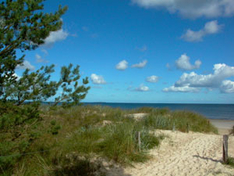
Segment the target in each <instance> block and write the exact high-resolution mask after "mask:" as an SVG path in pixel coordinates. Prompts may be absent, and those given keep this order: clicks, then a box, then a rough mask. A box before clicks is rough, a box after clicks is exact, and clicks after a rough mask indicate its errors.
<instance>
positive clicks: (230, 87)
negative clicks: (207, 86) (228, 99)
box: [220, 80, 234, 93]
mask: <svg viewBox="0 0 234 176" xmlns="http://www.w3.org/2000/svg"><path fill="white" fill-rule="evenodd" d="M220 90H221V92H223V93H234V82H233V81H230V80H224V81H223V82H222V84H221V86H220Z"/></svg>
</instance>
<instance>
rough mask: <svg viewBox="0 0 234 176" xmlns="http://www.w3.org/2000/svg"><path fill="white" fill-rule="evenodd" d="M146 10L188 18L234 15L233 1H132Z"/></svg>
mask: <svg viewBox="0 0 234 176" xmlns="http://www.w3.org/2000/svg"><path fill="white" fill-rule="evenodd" d="M131 1H132V2H133V4H137V5H139V6H141V7H144V8H156V9H159V8H160V9H166V10H168V11H169V12H170V13H179V14H180V15H182V16H183V17H186V18H199V17H207V18H213V17H220V16H232V15H234V1H233V0H131Z"/></svg>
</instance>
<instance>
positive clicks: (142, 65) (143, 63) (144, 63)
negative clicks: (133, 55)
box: [132, 60, 148, 68]
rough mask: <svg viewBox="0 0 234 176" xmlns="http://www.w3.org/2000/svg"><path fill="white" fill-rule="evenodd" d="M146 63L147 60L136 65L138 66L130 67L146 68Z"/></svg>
mask: <svg viewBox="0 0 234 176" xmlns="http://www.w3.org/2000/svg"><path fill="white" fill-rule="evenodd" d="M147 62H148V61H147V60H144V61H142V62H140V63H138V64H134V65H132V67H133V68H143V67H145V66H146V64H147Z"/></svg>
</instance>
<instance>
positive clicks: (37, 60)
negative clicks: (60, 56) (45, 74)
mask: <svg viewBox="0 0 234 176" xmlns="http://www.w3.org/2000/svg"><path fill="white" fill-rule="evenodd" d="M35 57H36V62H37V63H42V62H44V63H48V61H47V60H46V59H43V58H42V57H41V56H40V55H39V54H36V55H35Z"/></svg>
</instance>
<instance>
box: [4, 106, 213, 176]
mask: <svg viewBox="0 0 234 176" xmlns="http://www.w3.org/2000/svg"><path fill="white" fill-rule="evenodd" d="M136 112H144V113H147V116H146V117H145V118H143V119H141V120H135V119H134V118H133V117H130V116H129V114H132V113H136ZM41 118H42V121H41V122H40V123H39V122H38V124H37V126H36V128H34V129H33V130H32V131H27V134H24V135H25V136H28V135H31V136H32V138H33V141H32V143H30V145H28V146H29V147H27V148H25V149H24V145H26V144H24V143H22V140H20V139H23V137H22V138H19V139H18V141H14V142H13V143H12V142H7V141H8V140H9V139H10V136H9V137H7V135H2V136H0V137H1V138H0V141H1V143H0V149H1V152H0V155H1V156H7V155H10V156H9V157H1V156H0V164H1V167H0V175H12V174H15V175H95V174H97V173H98V174H99V175H104V172H103V169H104V166H103V165H104V164H103V163H104V162H114V163H119V164H121V165H131V164H132V163H133V162H144V161H146V160H147V159H149V158H150V155H149V154H148V150H149V149H152V148H154V147H157V146H159V144H160V141H161V140H163V138H164V136H156V135H154V134H153V133H152V132H151V131H153V130H155V129H166V130H172V129H175V130H179V131H182V132H186V131H187V129H188V127H189V130H190V131H196V132H206V133H211V132H213V133H217V129H216V128H214V127H213V126H212V125H211V124H210V123H209V121H208V120H207V119H205V118H204V117H202V116H201V115H198V114H195V113H191V112H186V111H175V112H171V111H170V110H169V109H155V108H147V107H145V108H139V109H136V110H121V109H118V108H116V109H115V108H110V107H103V106H79V107H74V108H71V109H66V110H64V109H62V108H58V109H56V110H49V108H48V107H46V106H44V107H42V114H41ZM29 129H30V128H29ZM138 132H140V133H141V146H140V148H139V146H138V138H137V133H138ZM8 138H9V139H8ZM16 144H17V145H16ZM10 145H15V146H17V148H14V147H13V146H10ZM9 149H10V150H9ZM21 151H22V152H21ZM14 154H16V155H14ZM4 164H5V165H4Z"/></svg>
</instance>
